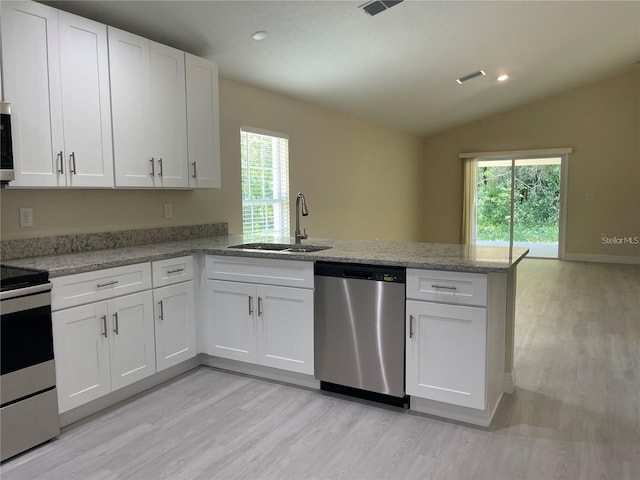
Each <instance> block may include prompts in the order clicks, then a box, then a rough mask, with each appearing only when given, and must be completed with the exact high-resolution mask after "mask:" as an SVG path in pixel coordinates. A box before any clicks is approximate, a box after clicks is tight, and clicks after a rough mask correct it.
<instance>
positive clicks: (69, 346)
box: [52, 302, 111, 413]
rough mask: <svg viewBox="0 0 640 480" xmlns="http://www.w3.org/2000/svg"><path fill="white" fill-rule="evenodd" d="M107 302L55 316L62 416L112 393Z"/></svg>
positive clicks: (54, 335) (54, 341) (55, 340)
mask: <svg viewBox="0 0 640 480" xmlns="http://www.w3.org/2000/svg"><path fill="white" fill-rule="evenodd" d="M107 315H108V313H107V302H97V303H91V304H89V305H84V306H82V307H75V308H69V309H67V310H60V311H58V312H53V315H52V323H53V347H54V355H55V359H56V385H57V387H58V406H59V409H60V413H62V412H66V411H67V410H71V409H72V408H75V407H77V406H79V405H82V404H84V403H87V402H89V401H91V400H95V399H96V398H98V397H101V396H102V395H106V394H107V393H109V392H110V391H111V376H110V373H109V372H110V367H109V337H110V332H109V331H108V325H107Z"/></svg>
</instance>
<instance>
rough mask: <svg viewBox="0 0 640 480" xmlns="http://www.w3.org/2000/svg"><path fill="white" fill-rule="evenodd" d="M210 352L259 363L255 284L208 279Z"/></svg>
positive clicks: (218, 355) (219, 355)
mask: <svg viewBox="0 0 640 480" xmlns="http://www.w3.org/2000/svg"><path fill="white" fill-rule="evenodd" d="M207 302H208V309H207V310H206V311H207V312H208V313H207V315H208V319H207V321H208V322H209V323H208V327H207V331H208V342H207V344H208V351H207V353H208V354H209V355H215V356H217V357H224V358H230V359H232V360H240V361H244V362H249V363H256V361H257V359H258V355H257V343H256V342H257V341H256V330H255V316H254V312H255V309H256V308H257V298H256V287H255V285H249V284H245V283H236V282H225V281H220V280H207Z"/></svg>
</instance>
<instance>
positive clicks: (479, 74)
mask: <svg viewBox="0 0 640 480" xmlns="http://www.w3.org/2000/svg"><path fill="white" fill-rule="evenodd" d="M484 75H486V73H484V70H478V71H477V72H473V73H470V74H469V75H465V76H464V77H460V78H456V82H458V83H459V84H460V85H462V84H463V83H464V82H467V81H469V80H472V79H474V78H476V77H482V76H484Z"/></svg>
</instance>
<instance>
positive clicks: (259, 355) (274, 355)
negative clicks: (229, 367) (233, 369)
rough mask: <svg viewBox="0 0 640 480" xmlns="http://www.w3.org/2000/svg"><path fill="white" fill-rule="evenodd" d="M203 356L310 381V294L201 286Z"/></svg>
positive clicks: (253, 286)
mask: <svg viewBox="0 0 640 480" xmlns="http://www.w3.org/2000/svg"><path fill="white" fill-rule="evenodd" d="M207 297H208V321H209V329H208V331H209V336H208V345H209V348H208V353H209V354H210V355H213V356H218V357H222V358H229V359H232V360H240V361H243V362H248V363H257V364H259V365H265V366H269V367H274V368H280V369H283V370H288V371H292V372H298V373H304V374H307V375H313V290H310V289H302V288H291V287H281V286H272V285H256V284H250V283H241V282H230V281H223V280H207Z"/></svg>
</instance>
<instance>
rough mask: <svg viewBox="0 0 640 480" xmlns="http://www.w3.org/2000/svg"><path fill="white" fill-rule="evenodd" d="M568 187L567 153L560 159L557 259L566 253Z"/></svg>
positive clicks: (560, 258) (562, 257) (561, 258)
mask: <svg viewBox="0 0 640 480" xmlns="http://www.w3.org/2000/svg"><path fill="white" fill-rule="evenodd" d="M568 188H569V155H568V154H567V155H562V157H561V160H560V218H558V222H559V225H558V260H564V259H565V257H566V255H567V198H569V196H568V194H567V189H568Z"/></svg>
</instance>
